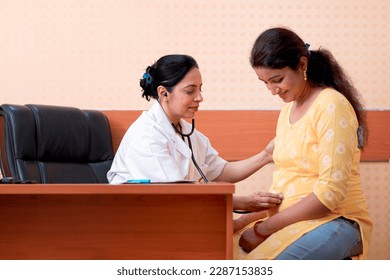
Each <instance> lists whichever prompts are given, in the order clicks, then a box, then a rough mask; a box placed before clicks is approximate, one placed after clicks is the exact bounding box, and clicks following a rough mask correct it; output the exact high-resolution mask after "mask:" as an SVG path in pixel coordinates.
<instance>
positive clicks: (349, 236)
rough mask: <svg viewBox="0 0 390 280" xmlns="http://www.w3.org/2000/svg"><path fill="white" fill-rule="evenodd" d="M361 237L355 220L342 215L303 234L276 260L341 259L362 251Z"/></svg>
mask: <svg viewBox="0 0 390 280" xmlns="http://www.w3.org/2000/svg"><path fill="white" fill-rule="evenodd" d="M362 250H363V246H362V238H361V235H360V230H359V226H358V224H357V223H356V222H354V221H351V220H347V219H345V218H343V217H340V218H337V219H335V220H333V221H330V222H328V223H326V224H323V225H321V226H319V227H317V228H315V229H313V230H312V231H310V232H308V233H306V234H304V235H303V236H302V237H301V238H299V239H298V240H297V241H295V242H294V243H292V244H291V245H290V246H288V247H287V248H286V249H285V250H284V251H283V252H281V253H280V254H279V255H278V256H277V257H276V258H275V259H276V260H342V259H346V258H349V257H352V256H355V255H358V254H360V253H361V252H362Z"/></svg>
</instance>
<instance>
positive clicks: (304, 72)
mask: <svg viewBox="0 0 390 280" xmlns="http://www.w3.org/2000/svg"><path fill="white" fill-rule="evenodd" d="M303 79H304V80H305V81H307V75H306V70H303Z"/></svg>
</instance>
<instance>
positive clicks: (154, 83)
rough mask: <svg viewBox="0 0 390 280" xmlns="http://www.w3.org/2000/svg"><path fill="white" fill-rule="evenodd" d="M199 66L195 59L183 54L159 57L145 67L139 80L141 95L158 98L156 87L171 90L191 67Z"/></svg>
mask: <svg viewBox="0 0 390 280" xmlns="http://www.w3.org/2000/svg"><path fill="white" fill-rule="evenodd" d="M194 67H196V68H199V67H198V63H197V62H196V60H195V59H194V58H193V57H191V56H189V55H183V54H170V55H166V56H163V57H161V58H160V59H159V60H157V61H156V62H155V63H154V64H152V65H151V66H148V67H147V68H146V71H145V73H144V75H143V76H142V78H141V80H140V83H139V84H140V86H141V88H142V97H144V98H146V100H148V101H150V98H154V99H158V98H159V97H158V94H157V88H158V87H159V86H164V87H165V88H166V89H167V91H168V92H171V91H172V89H173V88H174V86H175V85H176V84H177V83H178V82H180V81H181V80H182V79H183V78H184V76H185V75H186V74H187V73H188V72H189V71H190V70H191V69H192V68H194Z"/></svg>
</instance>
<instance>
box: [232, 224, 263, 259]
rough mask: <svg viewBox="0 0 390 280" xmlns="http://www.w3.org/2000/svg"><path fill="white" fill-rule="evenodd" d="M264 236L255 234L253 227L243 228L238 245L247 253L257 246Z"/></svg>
mask: <svg viewBox="0 0 390 280" xmlns="http://www.w3.org/2000/svg"><path fill="white" fill-rule="evenodd" d="M265 239H266V238H263V237H260V236H258V235H256V233H255V230H254V227H250V228H248V229H247V230H245V231H244V232H243V233H242V235H241V237H240V240H239V243H238V244H239V245H240V247H241V248H242V249H243V250H244V251H245V252H247V253H249V252H251V251H252V250H253V249H255V248H256V247H257V246H259V245H260V244H261V243H262V242H263V241H264V240H265Z"/></svg>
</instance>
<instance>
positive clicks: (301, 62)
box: [299, 56, 307, 71]
mask: <svg viewBox="0 0 390 280" xmlns="http://www.w3.org/2000/svg"><path fill="white" fill-rule="evenodd" d="M299 69H301V70H302V71H306V70H307V58H306V57H304V56H302V57H301V59H300V60H299Z"/></svg>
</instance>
